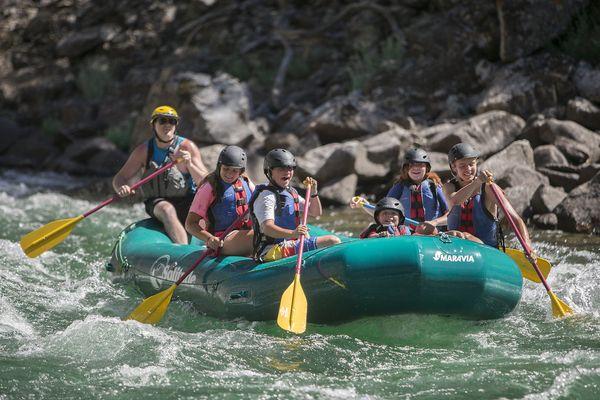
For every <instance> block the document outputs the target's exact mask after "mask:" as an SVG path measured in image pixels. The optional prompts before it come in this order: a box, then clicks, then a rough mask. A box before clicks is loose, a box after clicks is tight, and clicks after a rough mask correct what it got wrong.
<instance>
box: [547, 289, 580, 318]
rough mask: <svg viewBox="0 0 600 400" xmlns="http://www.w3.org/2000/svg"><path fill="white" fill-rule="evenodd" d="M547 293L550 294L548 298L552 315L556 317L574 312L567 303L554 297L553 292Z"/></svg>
mask: <svg viewBox="0 0 600 400" xmlns="http://www.w3.org/2000/svg"><path fill="white" fill-rule="evenodd" d="M548 295H549V296H550V300H551V301H552V315H554V316H555V317H557V318H561V317H566V316H567V315H571V314H573V313H574V312H573V310H572V309H571V307H569V306H568V305H567V303H565V302H564V301H562V300H561V299H559V298H558V297H556V295H555V294H554V293H552V292H548Z"/></svg>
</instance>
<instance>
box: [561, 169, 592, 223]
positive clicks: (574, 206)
mask: <svg viewBox="0 0 600 400" xmlns="http://www.w3.org/2000/svg"><path fill="white" fill-rule="evenodd" d="M599 199H600V173H598V174H596V175H595V176H594V178H592V180H591V181H589V182H587V183H584V184H583V185H581V186H578V187H577V188H576V189H574V190H573V191H571V193H569V195H568V196H567V197H566V198H565V199H564V200H563V201H562V203H560V204H559V205H558V206H557V207H556V209H555V210H554V212H555V213H556V215H557V216H558V228H559V229H562V230H565V231H568V232H578V233H599V232H600V200H599Z"/></svg>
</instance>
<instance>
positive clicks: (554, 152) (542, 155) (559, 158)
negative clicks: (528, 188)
mask: <svg viewBox="0 0 600 400" xmlns="http://www.w3.org/2000/svg"><path fill="white" fill-rule="evenodd" d="M533 159H534V160H535V166H536V167H538V168H540V167H545V166H547V165H549V164H554V165H567V164H569V162H568V161H567V158H566V157H565V156H564V154H563V153H561V152H560V150H559V149H558V148H557V147H556V146H555V145H553V144H544V145H542V146H538V147H536V148H535V149H534V150H533Z"/></svg>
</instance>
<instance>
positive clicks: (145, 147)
mask: <svg viewBox="0 0 600 400" xmlns="http://www.w3.org/2000/svg"><path fill="white" fill-rule="evenodd" d="M178 124H179V115H178V114H177V111H176V110H175V109H174V108H173V107H170V106H160V107H156V108H155V109H154V111H153V112H152V115H151V117H150V125H151V126H152V131H153V133H154V135H153V137H152V138H151V139H149V140H147V141H146V142H144V143H142V144H140V145H139V146H137V147H136V148H135V149H134V150H133V152H132V153H131V154H130V156H129V158H128V159H127V161H126V162H125V164H124V165H123V167H121V169H120V170H119V172H117V174H116V175H115V177H114V178H113V182H112V184H113V188H114V190H115V192H117V194H118V195H119V196H121V197H126V196H129V195H131V194H132V193H133V192H134V191H132V190H131V187H130V186H129V185H130V184H131V183H132V181H134V180H135V179H136V178H137V177H138V176H139V173H140V172H142V174H143V175H145V176H147V175H149V174H151V173H152V172H154V171H156V170H157V169H158V168H160V167H161V166H162V165H164V164H166V163H168V162H170V161H171V160H176V159H179V160H180V162H179V163H178V164H177V165H175V166H173V167H171V168H170V169H168V170H167V171H165V172H163V173H161V174H159V175H157V176H156V177H155V178H154V179H152V180H151V181H150V182H148V183H146V184H145V185H143V186H142V187H141V188H140V189H139V190H140V191H141V192H142V197H143V199H144V205H145V207H146V212H147V213H148V215H150V216H151V217H153V218H156V219H157V220H159V221H160V222H162V224H163V225H164V227H165V231H166V232H167V234H168V235H169V237H170V238H171V240H172V241H173V242H175V243H181V244H187V243H188V236H187V233H186V231H185V228H184V226H183V224H184V223H185V219H186V217H187V213H188V210H189V208H190V205H191V204H192V200H193V199H194V193H195V192H196V183H197V182H200V181H201V180H202V179H204V177H205V176H206V175H207V173H208V170H207V169H206V167H205V166H204V163H203V162H202V158H201V156H200V151H199V150H198V147H197V146H196V145H195V144H194V142H192V141H191V140H189V139H185V138H183V137H181V136H179V135H178V134H177V132H176V130H177V126H178Z"/></svg>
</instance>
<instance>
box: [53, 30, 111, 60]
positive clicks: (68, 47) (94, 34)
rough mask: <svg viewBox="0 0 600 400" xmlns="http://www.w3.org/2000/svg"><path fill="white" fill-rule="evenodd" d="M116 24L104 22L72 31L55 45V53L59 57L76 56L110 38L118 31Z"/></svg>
mask: <svg viewBox="0 0 600 400" xmlns="http://www.w3.org/2000/svg"><path fill="white" fill-rule="evenodd" d="M119 30H120V29H119V27H118V25H114V24H104V25H100V26H92V27H90V28H86V29H83V30H81V31H79V30H77V31H73V32H71V33H69V34H68V35H66V36H65V37H63V38H62V39H61V40H60V41H59V42H58V44H57V45H56V53H57V54H58V55H59V56H61V57H77V56H80V55H82V54H84V53H86V52H88V51H90V50H92V49H94V48H95V47H98V46H100V45H101V44H102V43H104V42H108V41H110V40H112V39H113V38H114V37H115V36H116V35H117V34H118V33H119Z"/></svg>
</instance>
